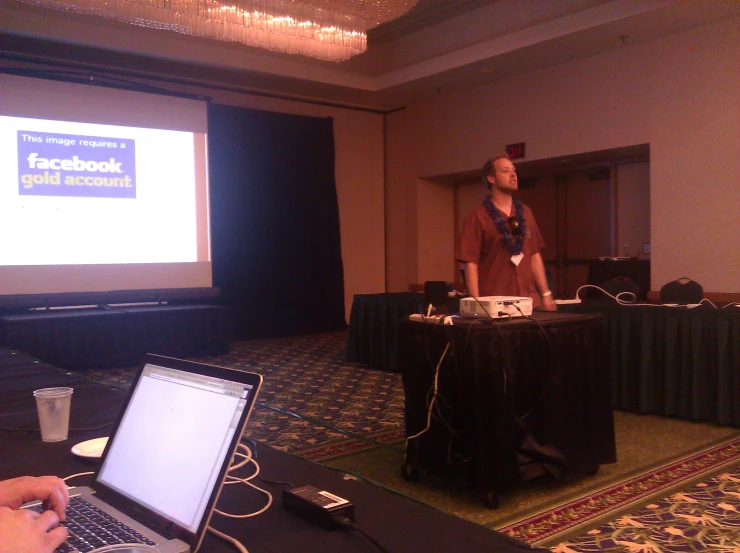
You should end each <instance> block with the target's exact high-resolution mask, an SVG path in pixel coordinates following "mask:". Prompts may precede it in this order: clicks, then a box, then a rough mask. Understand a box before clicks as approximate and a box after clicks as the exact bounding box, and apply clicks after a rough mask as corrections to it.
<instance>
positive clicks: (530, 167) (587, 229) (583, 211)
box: [455, 144, 650, 298]
mask: <svg viewBox="0 0 740 553" xmlns="http://www.w3.org/2000/svg"><path fill="white" fill-rule="evenodd" d="M514 163H515V164H516V166H517V174H518V176H519V192H518V196H519V197H520V198H521V199H522V200H523V201H524V203H526V204H527V205H529V206H530V208H531V209H532V212H533V213H534V215H535V218H536V221H537V225H538V226H539V228H540V232H541V233H542V236H543V238H544V240H545V243H546V244H547V245H546V247H545V248H543V250H542V256H543V259H544V261H545V267H546V269H547V271H548V273H549V275H548V276H549V277H550V279H551V285H552V287H553V294H554V295H555V297H556V298H573V297H575V294H576V291H577V290H578V288H580V287H581V286H582V285H584V284H587V283H588V282H589V270H590V268H591V267H592V265H593V264H594V263H596V262H598V260H599V258H608V257H617V256H623V255H627V256H629V257H632V258H638V257H639V258H641V259H649V242H650V222H649V214H650V183H649V178H650V177H649V146H648V145H647V144H644V145H639V146H633V147H628V148H621V149H617V150H608V151H601V152H590V153H588V154H579V155H576V156H569V157H567V158H557V159H548V160H537V161H534V162H522V161H516V160H515V161H514ZM455 184H456V187H455V188H456V193H455V219H456V221H455V223H456V225H455V229H456V230H455V232H456V237H455V238H456V242H457V237H458V236H459V232H460V227H461V225H462V221H463V219H464V217H465V216H466V215H467V213H469V212H470V211H471V210H472V209H473V208H474V207H475V206H476V205H478V204H479V203H480V202H481V201H482V199H483V198H484V197H485V195H486V193H487V191H486V189H485V187H484V185H483V184H482V181H481V179H480V177H479V176H477V175H475V176H468V177H465V178H459V179H457V180H456V182H455ZM646 244H647V247H644V246H645V245H646ZM580 297H585V294H584V293H581V294H580Z"/></svg>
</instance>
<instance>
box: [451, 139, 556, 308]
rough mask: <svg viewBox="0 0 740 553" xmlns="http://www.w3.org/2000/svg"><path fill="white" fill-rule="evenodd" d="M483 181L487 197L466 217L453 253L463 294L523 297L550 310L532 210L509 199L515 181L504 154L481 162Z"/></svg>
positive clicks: (549, 300) (513, 170) (550, 304)
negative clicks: (460, 271)
mask: <svg viewBox="0 0 740 553" xmlns="http://www.w3.org/2000/svg"><path fill="white" fill-rule="evenodd" d="M483 179H484V180H485V182H486V185H487V186H488V189H489V190H490V191H491V195H490V196H488V197H487V198H486V199H485V200H484V201H483V204H482V205H480V206H478V207H477V208H476V209H474V210H473V211H472V212H471V213H470V214H469V215H468V216H467V217H466V218H465V221H464V222H463V227H462V233H461V235H460V241H459V243H458V245H457V250H456V251H455V259H457V261H459V262H460V263H462V264H463V266H464V267H465V285H466V286H467V289H468V294H470V295H471V296H474V297H482V296H520V297H527V296H528V297H531V298H532V300H533V304H534V307H538V306H541V307H542V308H543V309H545V310H547V311H555V309H556V306H555V301H554V300H553V297H552V292H551V291H550V288H549V285H548V283H547V276H546V274H545V264H544V262H543V261H542V255H541V253H540V249H541V248H543V247H544V246H545V242H544V240H543V239H542V235H541V234H540V230H539V228H538V227H537V222H536V221H535V220H534V215H532V211H531V210H530V209H529V207H527V206H526V205H524V204H523V203H522V202H521V200H518V199H515V198H514V197H513V196H512V194H513V193H514V192H515V191H516V190H517V178H516V169H515V168H514V164H513V163H512V162H511V160H510V159H509V156H508V155H506V154H499V155H497V156H495V157H493V158H491V159H489V160H488V161H486V163H485V165H483Z"/></svg>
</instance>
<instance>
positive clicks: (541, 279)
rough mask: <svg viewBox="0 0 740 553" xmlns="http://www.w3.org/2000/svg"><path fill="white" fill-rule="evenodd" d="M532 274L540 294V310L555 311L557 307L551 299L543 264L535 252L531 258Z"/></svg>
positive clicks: (538, 254)
mask: <svg viewBox="0 0 740 553" xmlns="http://www.w3.org/2000/svg"><path fill="white" fill-rule="evenodd" d="M532 273H534V282H535V284H536V285H537V290H538V291H539V293H540V299H541V300H542V308H543V309H544V310H545V311H557V305H555V300H554V299H553V297H552V290H550V286H549V285H548V284H547V274H546V273H545V263H544V261H542V254H541V253H540V252H537V253H536V254H534V255H533V256H532Z"/></svg>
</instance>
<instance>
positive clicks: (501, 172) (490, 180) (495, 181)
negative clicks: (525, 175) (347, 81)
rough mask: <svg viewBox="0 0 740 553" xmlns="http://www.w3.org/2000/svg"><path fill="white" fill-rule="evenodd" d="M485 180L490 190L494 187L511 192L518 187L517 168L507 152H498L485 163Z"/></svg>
mask: <svg viewBox="0 0 740 553" xmlns="http://www.w3.org/2000/svg"><path fill="white" fill-rule="evenodd" d="M483 180H484V181H485V183H486V186H487V187H488V190H490V191H493V189H494V188H496V189H497V190H500V191H501V192H505V193H508V194H511V193H512V192H514V191H515V190H516V189H517V179H516V168H515V167H514V164H513V163H512V162H511V160H510V159H509V156H508V155H507V154H498V155H495V156H493V157H492V158H491V159H489V160H488V161H486V162H485V164H484V165H483Z"/></svg>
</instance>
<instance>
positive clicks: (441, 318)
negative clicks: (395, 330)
mask: <svg viewBox="0 0 740 553" xmlns="http://www.w3.org/2000/svg"><path fill="white" fill-rule="evenodd" d="M409 320H410V321H417V322H420V323H434V324H446V325H451V324H452V317H450V316H449V315H429V316H428V317H427V316H426V315H421V314H419V313H414V314H412V315H409Z"/></svg>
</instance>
